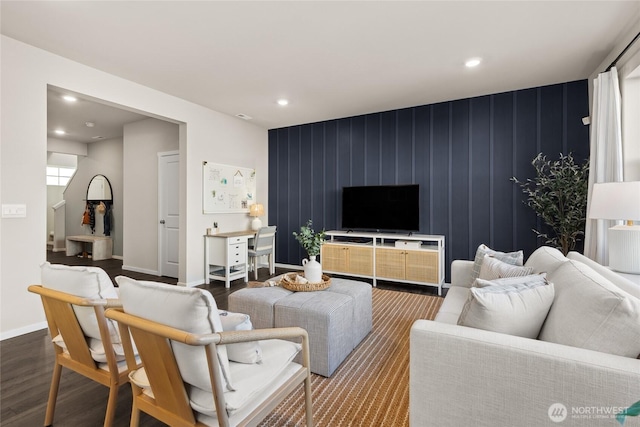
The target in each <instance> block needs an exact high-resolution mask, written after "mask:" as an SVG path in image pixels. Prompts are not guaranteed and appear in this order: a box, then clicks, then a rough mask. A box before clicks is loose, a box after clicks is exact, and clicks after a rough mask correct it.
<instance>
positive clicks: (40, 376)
mask: <svg viewBox="0 0 640 427" xmlns="http://www.w3.org/2000/svg"><path fill="white" fill-rule="evenodd" d="M47 259H48V261H50V262H51V263H57V264H67V265H93V266H97V267H100V268H102V269H104V270H105V271H106V272H107V274H109V276H110V277H111V278H112V280H113V279H114V278H115V277H116V276H119V275H125V276H129V277H132V278H135V279H140V280H151V281H156V282H164V283H170V284H175V283H176V279H173V278H169V277H158V276H150V275H147V274H141V273H135V272H132V271H126V270H123V269H122V261H121V260H116V259H111V260H104V261H92V260H90V259H83V258H77V257H67V256H65V255H64V252H57V253H54V252H51V251H49V252H48V253H47ZM287 271H288V270H285V269H282V268H276V275H279V274H282V273H285V272H287ZM268 273H269V270H268V269H266V268H262V269H260V270H259V275H258V280H260V281H264V280H267V279H268V278H269V277H270V276H269V274H268ZM251 279H252V275H250V280H251ZM369 282H370V281H369ZM246 285H247V284H246V282H244V281H243V280H241V279H239V280H236V281H234V282H232V283H231V288H230V289H225V287H224V283H223V282H212V283H211V284H209V285H201V286H199V287H200V288H203V289H206V290H208V291H209V292H211V294H212V295H213V297H214V298H215V300H216V303H217V305H218V307H219V308H220V309H226V308H227V298H228V296H229V295H230V294H231V293H232V292H234V291H236V290H238V289H242V288H244V287H246ZM377 285H378V287H379V288H381V289H390V290H396V291H402V292H413V293H421V294H431V295H436V294H437V292H436V289H435V288H432V287H425V286H417V285H404V284H398V283H392V282H381V281H379V282H378V284H377ZM53 358H54V352H53V347H52V344H51V340H50V337H49V333H48V331H47V330H44V329H43V330H40V331H36V332H32V333H29V334H25V335H22V336H19V337H15V338H11V339H7V340H4V341H1V342H0V364H1V367H0V425H1V426H2V427H22V426H24V427H32V426H41V425H43V423H44V414H45V409H46V405H47V398H48V395H49V385H50V383H51V374H52V372H53ZM107 397H108V389H107V388H106V387H104V386H101V385H100V384H97V383H95V382H93V381H91V380H88V379H86V378H85V377H83V376H81V375H79V374H76V373H75V372H71V371H69V370H67V369H64V370H63V373H62V380H61V381H60V390H59V393H58V401H57V404H56V413H55V417H54V425H55V426H69V427H75V426H82V427H91V426H101V425H102V424H103V421H104V413H105V410H106V405H107ZM130 415H131V388H130V386H129V385H128V384H125V385H123V386H121V387H120V393H119V395H118V407H117V411H116V418H115V422H114V426H128V425H129V417H130ZM140 425H141V426H143V427H151V426H163V425H164V424H163V423H161V422H159V421H157V420H155V419H153V418H151V417H149V416H147V415H145V414H142V416H141V420H140Z"/></svg>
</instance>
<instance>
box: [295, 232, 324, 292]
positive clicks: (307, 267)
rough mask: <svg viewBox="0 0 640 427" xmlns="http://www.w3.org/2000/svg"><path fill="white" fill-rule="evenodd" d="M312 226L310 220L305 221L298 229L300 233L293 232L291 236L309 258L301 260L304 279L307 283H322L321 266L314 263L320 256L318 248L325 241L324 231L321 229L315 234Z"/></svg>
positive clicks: (316, 262)
mask: <svg viewBox="0 0 640 427" xmlns="http://www.w3.org/2000/svg"><path fill="white" fill-rule="evenodd" d="M312 225H313V224H312V222H311V220H309V221H307V224H306V225H303V226H302V227H300V233H296V232H295V231H294V232H293V236H294V237H295V238H296V240H297V241H298V242H299V243H300V246H302V248H303V249H304V250H305V251H307V255H308V256H309V259H303V260H302V267H303V268H304V277H305V278H306V279H307V280H308V281H309V283H320V282H322V265H321V264H320V263H319V262H318V261H316V257H317V256H318V255H320V246H322V244H323V243H324V241H325V231H324V229H323V230H322V231H321V232H319V233H316V232H315V231H314V230H313V227H312Z"/></svg>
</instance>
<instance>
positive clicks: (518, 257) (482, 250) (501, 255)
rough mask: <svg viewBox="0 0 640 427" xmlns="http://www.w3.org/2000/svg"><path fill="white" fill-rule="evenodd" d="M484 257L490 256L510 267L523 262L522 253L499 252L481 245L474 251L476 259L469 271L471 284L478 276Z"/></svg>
mask: <svg viewBox="0 0 640 427" xmlns="http://www.w3.org/2000/svg"><path fill="white" fill-rule="evenodd" d="M485 255H492V256H493V257H494V258H496V259H499V260H500V261H504V262H506V263H507V264H512V265H522V262H523V261H524V253H523V252H522V251H516V252H500V251H496V250H493V249H491V248H490V247H488V246H487V245H484V244H482V245H480V246H478V249H476V257H475V259H474V261H473V269H472V271H471V282H473V281H474V280H475V279H477V278H478V277H479V276H480V267H481V266H482V263H483V262H484V257H485Z"/></svg>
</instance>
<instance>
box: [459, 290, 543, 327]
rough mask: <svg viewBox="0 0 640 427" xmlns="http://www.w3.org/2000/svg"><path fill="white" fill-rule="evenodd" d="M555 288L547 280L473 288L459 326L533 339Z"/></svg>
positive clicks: (540, 325)
mask: <svg viewBox="0 0 640 427" xmlns="http://www.w3.org/2000/svg"><path fill="white" fill-rule="evenodd" d="M553 296H554V287H553V284H552V283H548V282H546V280H544V279H542V280H537V281H534V282H531V281H530V282H528V283H521V284H512V285H496V286H486V287H483V288H478V287H474V288H471V289H470V290H469V296H468V298H467V301H466V303H465V305H464V308H463V309H462V313H461V314H460V318H459V319H458V325H462V326H469V327H472V328H477V329H484V330H487V331H494V332H500V333H504V334H509V335H515V336H521V337H525V338H536V337H537V336H538V334H539V333H540V328H541V327H542V324H543V323H544V320H545V318H546V317H547V313H548V312H549V308H550V307H551V304H552V303H553Z"/></svg>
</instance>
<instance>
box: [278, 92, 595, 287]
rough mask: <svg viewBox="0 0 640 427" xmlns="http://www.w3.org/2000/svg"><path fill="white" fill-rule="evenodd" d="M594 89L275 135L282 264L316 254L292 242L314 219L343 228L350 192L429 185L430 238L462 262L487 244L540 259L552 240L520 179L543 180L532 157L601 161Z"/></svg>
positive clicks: (517, 96) (502, 97)
mask: <svg viewBox="0 0 640 427" xmlns="http://www.w3.org/2000/svg"><path fill="white" fill-rule="evenodd" d="M587 115H589V106H588V86H587V80H581V81H575V82H570V83H563V84H556V85H551V86H544V87H539V88H532V89H525V90H518V91H514V92H507V93H500V94H495V95H488V96H482V97H477V98H469V99H462V100H458V101H450V102H443V103H439V104H432V105H424V106H419V107H413V108H406V109H402V110H395V111H386V112H382V113H375V114H367V115H364V116H357V117H348V118H343V119H337V120H329V121H326V122H320V123H311V124H305V125H300V126H291V127H287V128H281V129H272V130H270V131H269V224H270V225H277V226H278V234H277V239H276V262H278V263H285V264H293V265H299V264H300V260H301V259H302V258H304V257H306V254H305V253H304V252H303V251H302V249H301V248H300V245H299V244H298V243H297V242H296V240H295V239H294V238H293V236H292V234H291V233H292V232H293V231H297V230H298V228H299V227H300V225H302V224H304V223H305V222H306V221H307V219H312V220H313V223H314V228H316V229H317V230H319V229H322V228H325V229H327V230H330V229H340V228H341V223H340V221H341V219H340V216H341V190H342V187H344V186H353V185H380V184H420V232H421V233H424V234H443V235H445V237H446V239H445V241H446V246H445V248H446V261H445V265H446V266H447V272H446V280H447V282H448V281H450V264H451V261H452V260H454V259H473V257H474V255H475V251H476V248H477V247H478V245H479V244H481V243H485V244H487V245H489V246H490V247H492V248H495V249H498V250H503V251H511V250H517V249H523V250H524V251H525V256H528V255H529V254H531V252H533V250H535V248H536V247H538V246H539V245H541V244H542V243H543V242H542V241H540V240H539V239H537V238H536V236H535V234H534V233H533V232H532V231H531V229H532V228H535V227H537V226H538V219H537V218H536V215H535V213H534V212H533V211H532V210H531V209H530V208H528V207H527V206H525V205H523V204H522V191H521V190H520V188H519V187H518V186H516V185H515V184H514V183H512V182H511V181H510V180H509V178H511V177H512V176H517V177H518V178H519V179H524V178H527V177H532V176H533V175H534V170H533V167H532V166H531V160H532V159H533V158H534V157H535V156H536V155H537V154H538V153H539V152H543V153H544V154H546V155H547V157H548V158H553V159H555V158H557V157H558V156H559V153H561V152H562V153H565V154H566V153H569V152H571V153H573V155H574V158H575V159H576V160H577V161H579V162H582V161H583V160H586V159H587V158H588V156H589V128H588V127H587V126H584V125H583V124H582V120H581V119H582V117H584V116H587Z"/></svg>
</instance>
